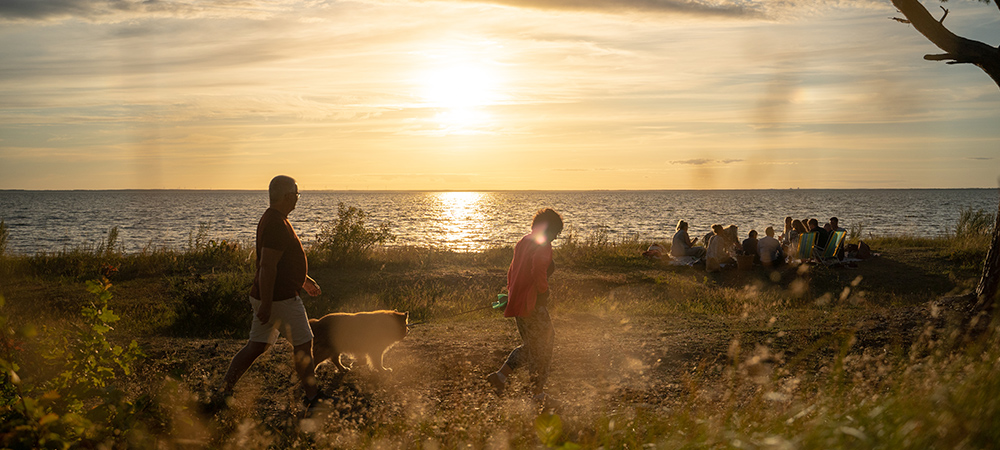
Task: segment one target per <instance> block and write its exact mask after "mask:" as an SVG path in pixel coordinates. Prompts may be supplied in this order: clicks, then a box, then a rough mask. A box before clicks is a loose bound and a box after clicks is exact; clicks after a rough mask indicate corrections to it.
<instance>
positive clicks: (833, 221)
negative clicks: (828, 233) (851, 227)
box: [830, 217, 840, 223]
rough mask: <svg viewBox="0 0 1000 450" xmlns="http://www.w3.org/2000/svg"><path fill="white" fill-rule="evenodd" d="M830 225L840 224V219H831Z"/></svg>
mask: <svg viewBox="0 0 1000 450" xmlns="http://www.w3.org/2000/svg"><path fill="white" fill-rule="evenodd" d="M830 223H840V219H838V218H836V217H831V218H830Z"/></svg>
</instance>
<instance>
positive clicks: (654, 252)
mask: <svg viewBox="0 0 1000 450" xmlns="http://www.w3.org/2000/svg"><path fill="white" fill-rule="evenodd" d="M642 256H645V257H646V258H649V259H657V260H658V259H660V258H662V257H663V247H661V246H660V244H657V243H653V244H652V245H650V246H649V248H648V249H646V251H644V252H642Z"/></svg>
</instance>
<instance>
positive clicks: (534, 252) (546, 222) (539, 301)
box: [486, 208, 563, 407]
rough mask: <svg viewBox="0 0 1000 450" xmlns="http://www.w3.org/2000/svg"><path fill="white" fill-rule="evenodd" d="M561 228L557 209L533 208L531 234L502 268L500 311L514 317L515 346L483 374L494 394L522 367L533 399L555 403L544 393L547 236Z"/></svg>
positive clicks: (548, 339) (548, 335) (549, 341)
mask: <svg viewBox="0 0 1000 450" xmlns="http://www.w3.org/2000/svg"><path fill="white" fill-rule="evenodd" d="M562 229H563V221H562V217H561V216H560V215H559V213H557V212H555V211H554V210H552V209H551V208H546V209H542V210H539V211H538V213H536V214H535V218H534V219H533V220H532V222H531V233H528V234H527V235H525V236H524V237H522V238H521V240H520V241H518V243H517V245H515V246H514V257H513V260H512V261H511V262H510V269H508V270H507V295H508V297H507V307H506V308H505V309H504V316H506V317H513V318H514V322H515V323H516V324H517V331H518V333H519V334H520V335H521V345H520V346H519V347H517V348H515V349H514V350H513V351H512V352H510V355H509V356H508V357H507V360H506V361H505V362H504V364H503V366H501V367H500V369H499V370H497V371H496V372H493V373H491V374H489V376H487V377H486V380H487V381H489V383H490V384H491V385H492V386H493V389H494V391H495V392H496V394H497V395H503V393H504V391H505V390H506V388H507V377H508V376H510V375H511V373H513V372H514V370H516V369H518V368H521V367H525V366H526V367H527V369H528V372H529V373H530V375H531V383H532V394H533V396H534V400H535V401H537V402H538V404H539V405H540V406H542V407H551V406H554V404H555V402H554V400H552V399H551V397H548V396H547V395H546V394H545V383H546V381H547V380H548V376H549V366H550V365H551V362H552V345H553V340H554V338H555V332H554V331H553V329H552V319H551V318H550V317H549V295H550V294H549V281H548V278H549V275H551V274H552V272H553V271H554V270H555V264H554V263H553V262H552V241H554V240H555V239H556V237H558V236H559V233H561V232H562Z"/></svg>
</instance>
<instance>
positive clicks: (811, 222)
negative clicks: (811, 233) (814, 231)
mask: <svg viewBox="0 0 1000 450" xmlns="http://www.w3.org/2000/svg"><path fill="white" fill-rule="evenodd" d="M816 227H819V221H818V220H816V219H809V228H816Z"/></svg>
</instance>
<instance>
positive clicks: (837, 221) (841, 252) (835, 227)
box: [830, 217, 847, 259]
mask: <svg viewBox="0 0 1000 450" xmlns="http://www.w3.org/2000/svg"><path fill="white" fill-rule="evenodd" d="M830 226H831V227H832V228H833V231H843V232H845V233H846V232H847V230H845V229H843V228H841V227H840V219H838V218H836V217H831V218H830ZM830 236H831V239H832V236H833V233H830ZM844 242H847V239H844V240H842V241H840V250H837V255H838V256H839V257H840V259H844V253H845V252H844Z"/></svg>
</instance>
